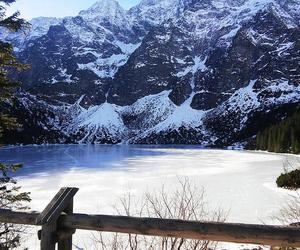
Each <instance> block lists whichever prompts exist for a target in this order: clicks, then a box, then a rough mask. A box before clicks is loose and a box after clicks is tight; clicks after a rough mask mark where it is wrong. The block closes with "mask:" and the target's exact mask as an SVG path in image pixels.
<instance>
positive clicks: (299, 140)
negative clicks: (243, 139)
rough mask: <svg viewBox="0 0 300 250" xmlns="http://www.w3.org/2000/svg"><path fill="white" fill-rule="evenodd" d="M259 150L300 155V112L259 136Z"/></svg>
mask: <svg viewBox="0 0 300 250" xmlns="http://www.w3.org/2000/svg"><path fill="white" fill-rule="evenodd" d="M256 146H257V149H261V150H268V151H272V152H278V153H279V152H288V153H295V154H298V153H300V112H299V111H298V112H296V113H295V114H294V115H292V116H290V117H288V118H287V119H285V120H283V121H281V122H279V123H278V124H275V125H272V126H270V127H268V128H266V129H265V130H264V131H261V132H259V133H258V134H257V138H256Z"/></svg>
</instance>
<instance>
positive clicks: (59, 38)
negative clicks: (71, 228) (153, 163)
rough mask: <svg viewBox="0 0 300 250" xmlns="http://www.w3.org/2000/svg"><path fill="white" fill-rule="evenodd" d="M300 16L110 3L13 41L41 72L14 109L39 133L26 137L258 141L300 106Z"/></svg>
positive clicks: (284, 8) (257, 8)
mask: <svg viewBox="0 0 300 250" xmlns="http://www.w3.org/2000/svg"><path fill="white" fill-rule="evenodd" d="M103 6H104V7H105V8H104V7H103ZM157 13H165V15H158V14H157ZM299 13H300V3H298V2H297V1H291V0H285V1H279V0H278V1H258V2H257V3H256V4H255V5H254V6H253V3H252V2H250V1H248V0H239V1H237V0H234V1H233V0H232V1H226V3H225V1H224V3H221V2H220V1H216V0H208V1H199V0H185V1H179V0H178V1H177V0H176V1H171V0H161V2H160V1H158V2H157V1H151V0H144V1H142V2H141V3H140V4H139V5H137V6H136V7H134V8H132V9H131V10H129V11H125V10H123V9H122V8H121V7H120V6H119V5H118V3H117V2H114V1H108V0H103V2H101V3H100V2H99V3H96V4H95V5H94V6H92V7H91V8H90V9H89V10H86V11H82V12H81V13H80V14H79V16H77V17H71V18H64V19H62V20H52V19H51V20H48V19H47V20H46V21H44V24H43V27H44V28H40V29H36V28H35V30H38V32H36V33H37V34H35V33H34V35H31V36H30V39H28V40H26V39H25V40H24V39H23V40H22V38H20V37H19V36H15V37H7V38H6V39H7V40H10V41H13V42H14V43H15V45H16V46H18V52H17V54H18V56H19V57H20V59H21V60H22V61H24V62H27V63H29V64H31V65H32V68H31V70H30V71H28V72H25V73H22V74H20V75H19V76H18V77H19V79H20V80H21V81H22V82H23V89H24V91H26V92H28V93H30V94H24V95H21V96H19V97H18V99H19V102H20V104H19V105H17V106H16V107H17V108H15V109H12V110H11V113H12V114H14V115H16V116H17V117H19V119H20V121H21V123H24V124H25V126H24V131H28V132H26V133H27V134H28V135H29V136H28V138H26V139H25V138H24V139H19V140H18V141H19V142H22V140H23V141H24V142H25V143H30V142H38V143H41V142H53V141H54V142H84V143H119V142H124V141H127V142H130V143H154V144H157V143H161V144H162V143H184V144H185V143H191V144H203V145H209V146H226V145H231V144H234V143H238V142H242V141H246V140H248V139H249V138H251V137H253V136H255V135H256V133H257V132H258V131H259V130H260V129H262V128H263V127H265V126H267V125H268V124H271V123H274V122H276V121H277V120H280V119H281V118H282V117H284V116H285V115H286V111H285V110H286V109H287V107H293V108H292V109H291V110H294V109H296V108H297V107H298V106H299V102H300V85H299V83H300V64H299V59H300V16H299ZM52 23H53V24H52ZM51 24H52V25H51ZM47 25H48V26H49V27H48V26H47ZM2 35H3V34H2ZM21 45H22V46H21ZM24 100H26V101H24ZM77 100H79V101H77ZM28 102H29V103H31V104H30V105H28ZM74 103H75V104H74ZM37 107H38V110H36V109H37ZM33 110H34V111H35V112H33ZM42 110H45V112H43V111H42ZM37 114H40V115H37ZM31 116H32V117H33V118H32V119H30V117H31ZM49 117H52V119H49ZM265 117H267V119H264V118H265ZM29 120H30V123H27V122H28V121H29ZM260 121H261V122H260ZM40 124H43V125H40ZM30 127H35V128H37V129H36V130H35V131H38V132H33V131H32V130H31V129H30ZM51 131H53V133H51ZM31 134H32V138H33V139H32V141H30V135H31ZM38 134H41V135H43V136H41V137H38ZM53 137H55V138H53ZM7 138H10V140H12V138H11V137H9V136H8V137H7Z"/></svg>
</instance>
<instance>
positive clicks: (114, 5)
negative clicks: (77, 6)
mask: <svg viewBox="0 0 300 250" xmlns="http://www.w3.org/2000/svg"><path fill="white" fill-rule="evenodd" d="M126 14H127V12H126V10H124V9H123V8H122V7H121V5H120V4H119V2H118V1H116V0H100V1H98V2H96V3H95V4H94V5H92V6H91V7H90V8H89V9H87V10H83V11H81V12H80V13H79V15H80V16H82V17H83V18H84V19H85V20H88V21H93V20H98V21H102V20H107V21H110V22H112V23H114V24H117V23H120V22H123V21H124V19H126Z"/></svg>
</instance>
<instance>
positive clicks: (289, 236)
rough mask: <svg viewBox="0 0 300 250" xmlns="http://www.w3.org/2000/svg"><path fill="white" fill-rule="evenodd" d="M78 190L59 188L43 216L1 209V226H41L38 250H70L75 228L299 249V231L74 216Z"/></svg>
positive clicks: (247, 226)
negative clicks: (10, 224)
mask: <svg viewBox="0 0 300 250" xmlns="http://www.w3.org/2000/svg"><path fill="white" fill-rule="evenodd" d="M77 191H78V189H77V188H62V189H61V190H60V191H59V192H58V193H57V195H56V196H55V197H54V198H53V200H52V201H51V202H50V203H49V205H48V206H47V207H46V208H45V210H44V211H43V212H42V213H24V212H13V211H10V210H0V222H1V223H13V224H24V225H34V226H41V227H42V229H41V230H40V231H39V234H38V237H39V239H40V240H41V250H55V246H56V244H58V250H71V249H72V235H73V234H74V233H75V230H76V229H81V230H92V231H101V232H115V233H126V234H139V235H149V236H162V237H176V238H186V239H197V240H210V241H217V242H232V243H249V244H258V245H269V246H273V247H274V246H276V247H287V246H289V247H300V228H299V227H296V226H289V227H283V226H270V225H254V224H237V223H220V222H199V221H184V220H173V219H157V218H135V217H125V216H109V215H87V214H75V213H73V197H74V195H75V194H76V192H77Z"/></svg>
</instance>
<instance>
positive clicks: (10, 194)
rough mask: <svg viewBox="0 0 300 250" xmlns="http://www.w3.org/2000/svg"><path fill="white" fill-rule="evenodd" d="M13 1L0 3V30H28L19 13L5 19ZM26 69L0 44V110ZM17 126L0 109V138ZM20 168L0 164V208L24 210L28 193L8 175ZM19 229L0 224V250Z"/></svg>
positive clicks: (16, 238)
mask: <svg viewBox="0 0 300 250" xmlns="http://www.w3.org/2000/svg"><path fill="white" fill-rule="evenodd" d="M14 2H15V0H0V28H5V29H8V30H10V31H12V32H17V31H19V30H21V29H23V28H26V27H28V24H27V23H26V22H25V20H24V19H21V18H20V17H19V16H20V14H19V12H16V13H14V14H13V15H11V16H6V7H7V6H9V5H10V4H12V3H14ZM25 68H27V66H26V65H23V64H21V63H19V62H18V60H17V59H16V57H15V56H14V54H13V47H12V45H11V44H9V43H6V42H4V41H0V107H1V106H2V105H3V103H7V102H11V100H12V99H11V97H12V93H13V91H14V89H15V88H16V87H17V86H18V83H17V82H16V81H14V80H12V79H11V78H10V72H12V71H13V70H23V69H25ZM16 126H17V123H16V120H15V119H14V118H11V117H9V116H7V115H5V114H3V113H2V110H1V109H0V139H1V133H2V132H3V131H4V130H6V129H12V128H15V127H16ZM20 167H21V165H20V164H17V165H4V164H1V163H0V209H11V210H24V209H26V208H27V207H26V206H24V205H23V203H24V202H29V201H30V197H29V194H28V193H23V192H21V191H20V187H18V186H16V184H17V183H16V180H15V179H14V178H12V177H10V175H11V174H12V173H13V172H15V171H16V170H18V169H19V168H20ZM21 231H22V227H19V226H15V225H11V224H3V223H2V224H0V249H3V250H5V249H13V248H16V247H18V246H19V244H20V232H21Z"/></svg>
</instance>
